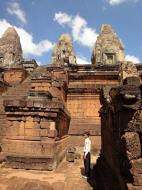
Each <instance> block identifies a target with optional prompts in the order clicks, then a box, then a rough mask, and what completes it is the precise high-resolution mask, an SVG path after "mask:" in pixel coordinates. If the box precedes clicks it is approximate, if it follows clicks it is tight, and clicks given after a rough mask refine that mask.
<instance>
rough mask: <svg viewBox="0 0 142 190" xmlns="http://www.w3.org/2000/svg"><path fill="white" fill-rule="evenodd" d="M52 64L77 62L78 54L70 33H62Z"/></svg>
mask: <svg viewBox="0 0 142 190" xmlns="http://www.w3.org/2000/svg"><path fill="white" fill-rule="evenodd" d="M52 64H56V65H68V64H76V56H75V52H74V49H73V43H72V40H71V37H70V35H69V34H68V33H65V34H62V35H61V36H60V38H59V41H58V42H57V44H56V45H55V47H54V50H53V53H52Z"/></svg>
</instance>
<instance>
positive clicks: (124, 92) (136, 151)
mask: <svg viewBox="0 0 142 190" xmlns="http://www.w3.org/2000/svg"><path fill="white" fill-rule="evenodd" d="M128 65H129V64H128ZM132 72H133V71H132ZM132 72H131V75H132ZM131 75H130V76H129V75H128V76H127V78H125V79H124V80H123V84H122V85H120V86H119V87H115V88H111V90H109V89H107V88H104V89H103V90H102V93H101V99H100V100H101V104H102V107H101V109H100V116H101V135H102V146H101V154H100V157H99V159H98V161H97V165H96V181H97V185H98V189H100V190H110V189H116V190H117V189H118V190H140V189H142V183H141V179H142V168H141V163H142V162H141V160H142V153H141V150H142V140H141V138H142V136H141V121H142V120H141V119H142V118H141V113H142V110H141V109H142V107H141V103H142V101H141V93H142V91H141V85H140V79H139V76H138V75H137V76H136V75H134V77H132V76H131Z"/></svg>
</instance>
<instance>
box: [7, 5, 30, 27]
mask: <svg viewBox="0 0 142 190" xmlns="http://www.w3.org/2000/svg"><path fill="white" fill-rule="evenodd" d="M7 12H8V13H9V14H11V15H15V16H16V17H17V19H18V20H19V21H20V22H21V23H22V24H26V23H27V20H26V14H25V12H24V11H23V10H22V9H21V7H20V4H19V3H18V2H9V3H8V7H7Z"/></svg>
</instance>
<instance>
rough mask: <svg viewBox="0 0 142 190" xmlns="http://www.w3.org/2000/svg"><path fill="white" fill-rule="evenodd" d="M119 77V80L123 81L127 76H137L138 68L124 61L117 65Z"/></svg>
mask: <svg viewBox="0 0 142 190" xmlns="http://www.w3.org/2000/svg"><path fill="white" fill-rule="evenodd" d="M119 77H120V80H121V81H124V80H125V79H126V78H128V77H137V78H139V73H138V70H137V68H136V66H135V64H134V63H132V62H127V61H124V62H122V63H121V64H120V66H119Z"/></svg>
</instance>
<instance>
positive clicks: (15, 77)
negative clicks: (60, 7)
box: [0, 24, 142, 190]
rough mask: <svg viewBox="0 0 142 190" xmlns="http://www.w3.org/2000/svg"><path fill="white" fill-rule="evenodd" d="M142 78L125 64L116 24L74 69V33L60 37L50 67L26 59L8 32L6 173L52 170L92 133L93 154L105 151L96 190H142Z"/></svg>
mask: <svg viewBox="0 0 142 190" xmlns="http://www.w3.org/2000/svg"><path fill="white" fill-rule="evenodd" d="M141 79H142V65H141V64H135V63H132V62H128V61H126V60H125V52H124V46H123V44H122V42H121V41H120V39H119V37H118V36H117V35H116V33H115V32H114V31H113V29H112V27H111V25H108V24H103V25H102V27H101V31H100V34H99V36H98V37H97V41H96V43H95V46H94V48H93V50H92V57H91V64H86V65H79V64H78V63H77V60H76V55H75V50H74V47H73V42H72V39H71V37H70V35H69V34H63V35H61V37H60V38H59V41H58V42H57V44H56V45H55V47H54V49H53V52H52V57H51V64H47V65H44V66H38V64H37V63H36V61H35V60H32V59H31V60H25V59H24V58H23V55H22V48H21V44H20V38H19V36H18V34H17V32H16V30H15V29H14V28H8V29H7V31H6V32H5V33H4V34H3V36H2V38H0V95H1V96H0V161H1V163H2V164H3V167H4V168H18V169H28V170H48V171H49V170H50V171H51V170H55V169H56V168H58V166H59V165H60V163H61V162H62V160H63V159H64V157H65V155H66V153H67V150H68V148H69V147H70V146H74V147H76V146H78V147H81V146H82V144H83V138H82V135H83V134H84V132H85V131H90V134H91V140H92V151H94V152H95V151H96V152H97V151H100V155H99V158H98V160H97V162H96V165H95V167H94V171H95V176H94V179H95V181H96V189H97V190H114V189H115V190H141V189H142V86H141ZM61 189H62V188H61ZM66 190H70V189H69V188H66ZM76 190H78V189H76ZM82 190H83V189H82ZM86 190H87V189H86Z"/></svg>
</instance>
